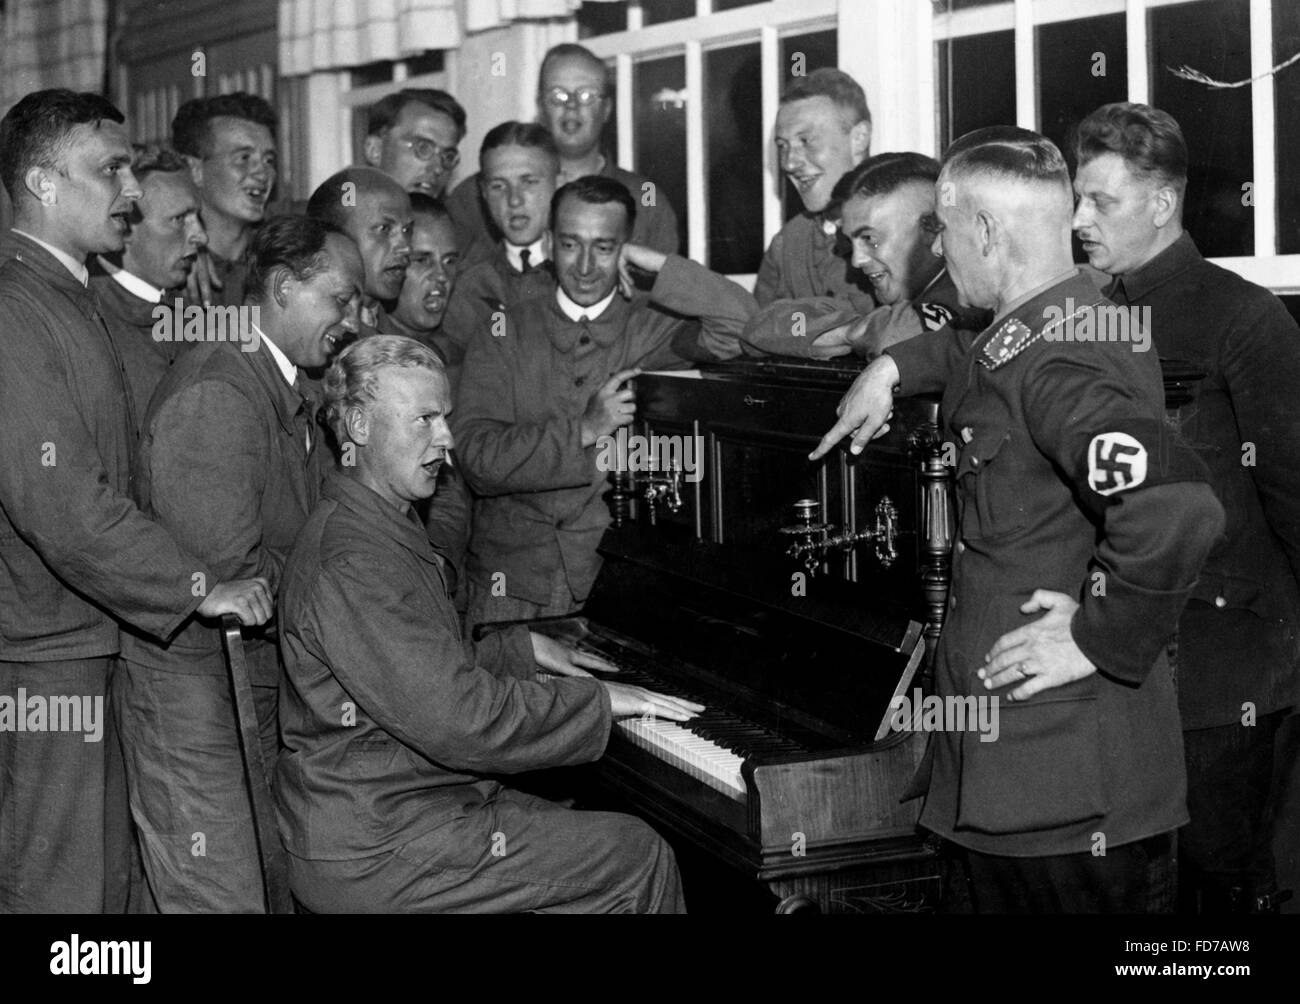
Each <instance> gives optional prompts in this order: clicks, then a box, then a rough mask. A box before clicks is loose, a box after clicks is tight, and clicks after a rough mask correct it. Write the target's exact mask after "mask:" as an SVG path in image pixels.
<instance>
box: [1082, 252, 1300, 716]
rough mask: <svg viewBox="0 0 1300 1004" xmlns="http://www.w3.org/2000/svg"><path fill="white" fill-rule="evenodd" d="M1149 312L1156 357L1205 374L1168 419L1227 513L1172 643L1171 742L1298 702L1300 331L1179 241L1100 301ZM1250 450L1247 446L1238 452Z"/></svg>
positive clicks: (1246, 285) (1278, 309)
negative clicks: (1177, 728)
mask: <svg viewBox="0 0 1300 1004" xmlns="http://www.w3.org/2000/svg"><path fill="white" fill-rule="evenodd" d="M1107 293H1108V295H1109V296H1110V297H1111V298H1112V299H1113V300H1114V301H1115V302H1116V303H1119V304H1124V305H1129V304H1131V305H1133V306H1135V307H1138V308H1142V309H1143V310H1145V308H1150V313H1149V318H1150V324H1151V328H1152V334H1153V338H1154V340H1155V347H1156V349H1157V350H1158V351H1159V353H1160V355H1161V356H1162V357H1164V358H1170V359H1180V360H1186V361H1188V362H1191V363H1194V364H1196V365H1197V366H1198V367H1200V368H1201V369H1204V370H1205V371H1206V373H1207V375H1206V377H1205V378H1204V379H1203V380H1201V381H1200V382H1199V383H1197V384H1196V385H1195V387H1193V388H1192V392H1193V394H1194V397H1193V399H1192V400H1191V401H1190V402H1189V403H1188V404H1185V405H1183V406H1182V407H1181V408H1179V409H1178V413H1177V422H1178V426H1179V428H1180V429H1181V431H1182V434H1183V435H1184V437H1186V439H1187V441H1188V443H1189V444H1190V445H1191V446H1192V448H1193V449H1194V450H1196V452H1197V453H1198V454H1199V455H1200V457H1201V459H1202V460H1204V461H1205V464H1206V466H1207V467H1208V468H1209V471H1210V485H1211V486H1212V487H1213V488H1214V491H1215V494H1216V495H1218V497H1219V501H1220V502H1222V503H1223V508H1224V510H1225V511H1226V512H1227V516H1228V525H1227V529H1226V531H1225V535H1224V537H1223V538H1222V539H1221V540H1220V541H1219V543H1218V544H1217V545H1216V546H1215V548H1214V550H1213V551H1211V552H1210V557H1209V559H1208V560H1207V561H1206V562H1205V568H1204V569H1203V570H1202V571H1201V577H1200V580H1199V581H1198V582H1197V584H1196V588H1195V589H1194V590H1193V591H1192V599H1191V600H1190V601H1189V602H1188V604H1187V609H1186V610H1185V611H1184V612H1183V616H1182V620H1181V621H1180V622H1179V632H1178V704H1179V707H1180V709H1181V710H1182V715H1183V728H1186V729H1196V728H1208V727H1211V726H1218V725H1232V724H1234V723H1238V722H1240V721H1242V720H1243V719H1244V718H1245V717H1246V716H1247V714H1248V713H1249V712H1250V711H1251V709H1253V710H1254V712H1256V713H1257V714H1263V713H1265V712H1269V711H1275V710H1278V709H1281V708H1287V707H1290V706H1292V705H1294V704H1295V703H1296V702H1297V700H1300V585H1298V584H1297V583H1298V582H1300V408H1297V407H1296V394H1297V391H1298V390H1300V329H1297V327H1296V323H1295V321H1294V320H1292V318H1291V315H1290V314H1289V313H1287V310H1286V308H1285V307H1284V306H1283V305H1282V302H1281V301H1280V300H1279V299H1278V298H1277V297H1276V296H1274V295H1273V294H1272V293H1270V292H1269V291H1268V290H1266V289H1264V288H1262V287H1260V286H1256V285H1255V284H1254V283H1250V282H1247V281H1246V280H1245V279H1242V278H1241V277H1240V276H1237V275H1235V274H1233V273H1232V272H1229V271H1228V270H1227V269H1223V268H1220V267H1219V266H1217V265H1211V264H1210V263H1209V262H1207V261H1206V260H1205V259H1204V258H1202V257H1201V255H1200V253H1199V252H1198V251H1197V250H1196V245H1195V244H1194V243H1192V239H1191V237H1189V236H1188V235H1187V234H1183V235H1182V236H1181V237H1179V238H1178V240H1177V241H1176V242H1175V243H1174V244H1172V245H1171V246H1170V247H1168V248H1166V249H1165V250H1164V251H1162V252H1161V253H1160V254H1158V255H1156V257H1154V258H1153V259H1151V261H1149V262H1147V263H1146V264H1145V265H1143V266H1142V267H1141V268H1139V269H1136V270H1135V271H1133V272H1130V273H1129V274H1127V275H1124V276H1121V277H1119V278H1118V279H1117V280H1116V282H1115V283H1114V284H1113V286H1112V287H1111V288H1110V289H1109V290H1108V291H1107ZM1247 444H1249V446H1248V445H1247Z"/></svg>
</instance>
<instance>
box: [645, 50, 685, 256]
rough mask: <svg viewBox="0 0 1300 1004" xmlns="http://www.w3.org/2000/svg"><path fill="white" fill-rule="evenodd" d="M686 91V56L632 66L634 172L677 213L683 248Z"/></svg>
mask: <svg viewBox="0 0 1300 1004" xmlns="http://www.w3.org/2000/svg"><path fill="white" fill-rule="evenodd" d="M685 89H686V57H685V56H667V57H665V58H663V59H650V60H646V61H645V62H643V63H637V64H636V66H635V67H633V70H632V90H633V98H634V100H633V109H634V115H633V118H634V119H635V121H634V122H633V124H632V127H633V137H632V138H633V143H634V149H635V151H636V169H637V171H638V173H640V174H644V175H645V176H646V177H647V178H649V179H650V180H652V181H653V182H654V183H655V184H656V185H658V186H659V190H660V191H661V192H663V193H664V194H665V195H667V197H668V201H669V202H671V203H672V205H673V208H674V209H676V210H677V221H678V229H679V230H680V232H681V241H682V247H683V248H684V247H685V245H686V235H687V233H689V230H688V227H689V225H690V220H689V219H688V217H687V211H686V103H685V98H684V95H683V93H682V92H683V91H684V90H685ZM679 102H680V104H679Z"/></svg>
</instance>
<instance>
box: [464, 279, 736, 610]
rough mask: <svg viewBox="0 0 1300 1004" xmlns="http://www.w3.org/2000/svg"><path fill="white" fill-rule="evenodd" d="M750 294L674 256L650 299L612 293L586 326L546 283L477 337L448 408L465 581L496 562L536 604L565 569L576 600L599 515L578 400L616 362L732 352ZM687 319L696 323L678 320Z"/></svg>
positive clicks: (591, 567) (589, 571) (592, 553)
mask: <svg viewBox="0 0 1300 1004" xmlns="http://www.w3.org/2000/svg"><path fill="white" fill-rule="evenodd" d="M748 298H749V294H748V293H746V292H745V291H744V290H743V289H742V288H741V287H739V286H737V285H736V284H735V283H733V282H731V281H730V280H729V279H724V278H723V277H722V276H719V275H716V274H715V273H713V272H710V271H709V270H708V269H706V268H704V267H703V266H701V265H698V264H696V263H695V262H692V261H690V260H689V259H686V258H681V257H678V256H677V255H672V256H670V257H669V258H668V261H667V263H666V264H665V265H664V268H663V270H662V271H661V272H660V273H659V276H658V279H657V281H656V282H655V286H654V290H653V292H652V294H651V299H646V298H645V297H643V296H640V295H638V296H637V297H635V298H634V299H633V300H632V301H630V302H629V301H627V300H624V299H623V298H622V297H621V296H618V295H616V296H615V297H614V299H613V301H612V302H611V303H610V305H609V306H608V307H606V308H605V311H604V312H603V313H602V314H601V315H600V316H599V317H598V318H596V319H595V320H594V321H587V322H586V323H583V322H580V321H571V320H569V318H568V317H567V316H565V314H564V313H563V312H562V311H561V310H560V306H559V304H558V303H557V302H556V299H555V294H554V293H553V292H551V293H546V294H543V295H542V296H538V297H534V298H532V299H530V300H526V301H524V302H522V303H520V304H518V305H516V307H515V308H514V310H512V311H507V314H506V318H505V322H504V323H505V327H504V329H503V331H502V333H501V335H500V336H496V335H493V334H492V332H491V331H482V332H480V333H476V334H475V336H474V340H473V341H471V342H470V346H469V351H468V353H467V354H466V356H465V367H464V372H463V373H462V375H461V384H460V394H459V397H458V400H457V406H456V410H455V411H453V412H452V427H453V431H454V432H455V436H456V447H457V452H458V455H459V457H460V459H461V464H462V466H463V468H464V471H465V477H466V480H467V481H468V482H469V485H470V487H471V488H472V489H473V490H474V491H475V493H476V494H477V495H478V498H477V499H476V500H475V502H474V522H473V532H472V534H471V537H470V550H469V559H468V563H467V564H468V572H469V577H470V579H471V580H473V581H478V582H482V583H488V584H490V583H491V581H492V575H493V573H495V572H504V573H505V577H506V583H505V591H506V593H507V595H510V596H514V597H517V598H519V599H523V600H528V601H530V602H533V603H541V604H545V603H546V602H547V601H548V600H549V598H550V587H551V576H552V574H553V572H554V570H555V569H557V568H563V569H564V571H565V573H566V577H567V578H568V582H569V588H570V590H571V591H572V593H573V596H574V597H575V598H576V599H577V600H579V601H582V600H584V599H586V596H587V593H588V591H589V590H590V589H591V584H592V582H593V581H594V580H595V578H596V573H597V572H598V571H599V569H600V558H599V556H598V555H597V554H596V545H597V544H598V543H599V541H600V537H601V534H602V533H604V531H605V527H606V526H607V525H608V524H609V510H608V508H607V507H606V505H605V503H604V502H602V501H601V495H602V493H603V492H604V491H605V489H606V487H607V486H606V478H607V472H606V471H602V470H599V469H598V466H597V460H598V452H599V451H598V447H597V446H589V447H585V448H584V447H583V445H582V431H581V422H582V415H583V413H584V412H585V411H586V408H587V403H588V402H589V401H590V399H591V397H592V395H593V394H595V393H596V391H598V390H599V389H600V387H601V385H602V384H603V383H604V382H605V381H606V380H608V379H609V378H610V377H611V376H612V375H613V374H615V373H617V372H618V371H619V370H622V369H628V368H631V367H634V366H639V367H641V368H642V369H673V368H678V369H680V368H682V367H684V366H687V365H689V362H690V361H691V360H693V359H694V360H701V359H705V360H707V359H714V358H728V357H729V356H730V355H734V354H735V352H736V345H735V339H734V337H732V336H731V333H732V332H734V331H735V330H736V325H737V324H738V323H739V322H740V321H743V319H744V317H745V316H746V311H747V309H748V308H747V306H746V301H747V300H748ZM652 301H653V302H652ZM683 315H685V316H683ZM695 316H700V317H702V318H703V319H704V324H703V328H701V326H700V324H699V323H697V322H696V321H694V320H690V319H688V318H689V317H695Z"/></svg>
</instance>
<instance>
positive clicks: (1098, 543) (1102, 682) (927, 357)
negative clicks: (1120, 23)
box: [814, 126, 1223, 912]
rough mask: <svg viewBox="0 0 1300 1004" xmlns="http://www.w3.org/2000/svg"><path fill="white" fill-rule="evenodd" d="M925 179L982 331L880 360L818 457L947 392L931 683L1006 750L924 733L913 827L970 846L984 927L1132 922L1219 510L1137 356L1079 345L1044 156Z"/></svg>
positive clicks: (982, 144)
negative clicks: (1183, 615)
mask: <svg viewBox="0 0 1300 1004" xmlns="http://www.w3.org/2000/svg"><path fill="white" fill-rule="evenodd" d="M940 185H941V189H940V190H941V191H945V190H946V191H951V192H952V193H953V195H954V197H953V198H952V199H951V200H944V199H941V200H940V201H939V205H938V209H937V212H938V217H939V221H940V223H942V224H943V232H942V235H941V240H942V247H943V252H944V256H945V257H946V259H947V261H948V268H949V270H950V271H951V272H952V276H953V280H954V281H955V282H956V284H957V288H958V290H959V291H960V294H961V297H962V299H963V300H964V301H965V302H967V303H972V304H975V305H979V306H986V307H988V308H990V309H993V310H995V311H996V313H997V317H996V319H995V320H994V322H993V324H992V325H991V326H990V327H989V328H988V329H987V330H985V331H983V332H981V333H978V334H975V333H967V332H959V333H957V334H956V337H953V338H914V339H911V340H910V341H906V342H902V343H900V344H897V345H894V346H891V347H890V348H889V349H888V350H887V351H886V353H885V355H883V356H881V358H880V359H878V360H876V361H875V362H873V363H872V364H871V365H870V366H868V367H867V369H866V370H865V371H864V373H863V374H862V376H861V377H860V378H859V380H858V382H857V383H856V384H855V385H854V387H853V388H851V390H850V392H849V394H848V395H846V397H845V400H844V401H843V402H841V406H840V415H841V417H840V420H839V421H838V422H837V423H836V424H835V426H834V428H832V429H831V431H830V432H829V433H828V434H827V435H826V436H825V437H824V438H823V440H822V443H821V444H820V445H819V447H818V449H817V450H816V451H815V452H814V457H817V456H821V455H823V454H825V452H826V451H828V450H829V449H830V448H831V446H832V445H833V444H834V443H835V442H836V441H838V440H839V439H840V438H842V437H843V436H845V435H848V434H850V433H851V434H852V435H853V445H854V448H855V449H857V450H860V449H861V448H862V446H863V444H865V443H866V442H867V440H869V439H870V438H871V436H872V435H874V434H875V433H876V432H877V430H878V429H879V427H880V426H881V424H882V423H883V422H884V421H885V420H886V419H887V416H888V413H889V408H890V404H891V402H892V400H893V387H894V386H895V385H898V387H899V389H900V390H901V391H902V392H903V393H905V394H917V393H933V392H942V393H943V403H942V406H941V413H942V414H943V416H944V421H945V423H946V426H947V428H946V430H945V432H946V434H947V435H948V436H949V437H950V438H951V439H952V440H954V441H955V442H956V443H957V444H958V449H959V451H960V452H959V455H958V463H957V471H956V477H957V496H958V517H959V522H958V526H959V530H958V534H957V538H958V539H957V543H956V546H955V547H954V553H953V564H952V586H951V598H950V602H949V610H948V614H947V619H946V623H945V624H944V630H943V635H942V637H941V639H940V642H939V649H938V658H937V663H936V669H935V689H936V693H937V694H938V695H939V696H940V697H942V698H944V699H945V700H947V699H948V698H952V699H953V700H954V701H955V700H960V699H965V698H968V697H969V698H974V699H980V698H982V699H984V700H990V699H998V700H999V705H998V709H999V712H1000V734H999V736H998V738H997V739H996V740H995V741H993V742H982V741H981V737H980V735H979V734H978V733H977V732H975V731H972V730H970V729H969V728H967V729H964V730H962V729H961V725H960V722H959V721H958V720H955V716H954V720H950V721H948V722H946V723H945V724H946V729H943V730H940V731H936V732H935V733H934V734H933V735H932V736H931V737H930V743H929V747H928V750H927V756H926V760H925V763H924V765H923V770H922V776H921V778H920V780H924V776H925V774H926V773H927V772H928V774H929V790H928V793H927V795H926V800H925V805H924V808H923V809H922V813H921V825H922V826H924V827H926V828H928V829H930V830H932V831H934V832H935V833H938V834H939V835H940V836H942V837H945V838H947V839H948V840H951V841H952V842H954V843H955V844H957V845H959V846H961V847H963V848H965V849H966V852H967V859H968V862H969V868H970V874H971V880H972V893H973V897H974V902H975V906H976V908H977V909H978V910H981V911H990V912H1008V911H1027V912H1140V911H1142V910H1144V909H1146V908H1147V906H1148V896H1149V894H1150V891H1151V890H1150V886H1151V882H1150V881H1149V876H1151V875H1155V874H1158V873H1159V870H1160V866H1161V865H1162V864H1163V865H1164V866H1165V867H1168V866H1169V865H1170V864H1171V862H1172V833H1173V831H1174V830H1176V829H1177V828H1178V827H1179V826H1181V825H1182V824H1183V823H1185V822H1186V821H1187V810H1186V806H1185V801H1184V796H1185V777H1186V775H1185V772H1184V768H1183V751H1182V733H1181V730H1180V728H1179V723H1178V708H1177V704H1176V698H1175V695H1174V687H1173V678H1172V674H1171V673H1170V668H1169V663H1168V660H1167V658H1166V655H1165V647H1166V644H1167V642H1168V641H1169V639H1170V637H1171V636H1172V635H1173V633H1174V630H1175V627H1176V625H1177V621H1178V615H1179V613H1180V612H1181V610H1182V607H1183V604H1184V603H1185V602H1186V599H1187V596H1188V594H1189V592H1190V590H1191V587H1192V583H1193V581H1194V579H1195V576H1196V573H1197V571H1198V570H1199V568H1200V566H1201V564H1202V562H1203V561H1204V559H1205V556H1206V554H1207V553H1208V552H1209V549H1210V547H1211V546H1212V545H1213V544H1214V542H1215V540H1216V538H1217V536H1218V534H1219V531H1220V528H1221V527H1222V525H1223V510H1222V507H1221V506H1220V505H1219V504H1218V502H1217V501H1216V500H1215V498H1214V495H1213V493H1212V492H1211V490H1210V488H1209V486H1208V485H1207V484H1205V483H1204V468H1203V466H1202V465H1200V464H1199V462H1198V461H1197V460H1196V458H1195V455H1194V454H1192V453H1191V451H1190V450H1188V449H1187V448H1186V447H1185V446H1183V445H1182V444H1180V443H1179V442H1177V440H1176V438H1174V437H1173V435H1172V433H1170V432H1169V431H1168V429H1167V428H1166V426H1165V424H1164V421H1163V405H1164V394H1163V385H1162V381H1161V375H1160V367H1159V363H1158V361H1157V360H1156V357H1155V356H1154V354H1152V353H1150V352H1144V351H1134V349H1135V347H1137V344H1139V343H1134V342H1132V341H1111V342H1099V341H1096V340H1094V339H1092V338H1091V337H1089V336H1087V335H1086V334H1085V333H1091V332H1095V331H1096V320H1097V318H1098V317H1099V316H1104V308H1106V307H1107V306H1109V304H1108V302H1107V301H1106V300H1105V298H1104V297H1102V296H1101V295H1100V294H1099V293H1098V292H1097V289H1096V286H1095V285H1094V284H1093V283H1092V282H1091V281H1090V280H1089V279H1087V278H1086V277H1084V276H1082V275H1079V274H1078V273H1077V271H1076V270H1075V268H1074V265H1073V262H1072V260H1071V251H1070V216H1071V213H1072V193H1071V191H1070V180H1069V175H1068V173H1067V171H1066V167H1065V161H1064V159H1063V158H1062V157H1061V154H1060V151H1058V150H1057V149H1056V147H1055V146H1053V145H1052V144H1051V142H1049V141H1048V140H1046V139H1045V138H1043V137H1042V136H1040V135H1038V134H1037V133H1033V132H1029V131H1028V130H1023V129H1016V128H1013V127H1009V126H1008V127H994V128H991V129H982V130H978V131H976V132H974V133H969V134H967V135H966V136H964V137H963V138H961V139H959V140H958V141H957V142H956V143H954V144H953V145H952V146H951V147H950V148H949V149H948V152H947V154H946V155H945V159H944V168H943V173H942V174H941V175H940ZM945 185H946V186H948V187H946V188H945V187H943V186H945ZM950 203H951V204H950ZM1076 334H1078V335H1085V337H1076ZM970 720H972V721H973V720H974V718H973V716H972V717H971V719H970Z"/></svg>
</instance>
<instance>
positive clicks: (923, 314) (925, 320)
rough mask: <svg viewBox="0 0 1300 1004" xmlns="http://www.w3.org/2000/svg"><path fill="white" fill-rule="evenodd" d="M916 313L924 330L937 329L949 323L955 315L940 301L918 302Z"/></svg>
mask: <svg viewBox="0 0 1300 1004" xmlns="http://www.w3.org/2000/svg"><path fill="white" fill-rule="evenodd" d="M916 313H917V315H918V316H919V317H920V318H921V328H922V330H924V331H938V330H939V329H940V328H943V327H946V326H947V325H949V324H951V323H952V322H953V320H954V318H956V316H957V315H956V314H954V313H953V312H952V311H951V310H949V309H948V308H947V307H945V306H944V305H943V304H942V303H918V304H917V305H916Z"/></svg>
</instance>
